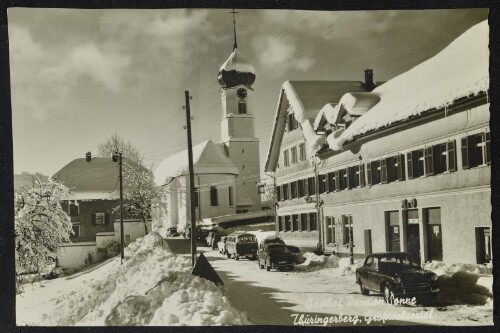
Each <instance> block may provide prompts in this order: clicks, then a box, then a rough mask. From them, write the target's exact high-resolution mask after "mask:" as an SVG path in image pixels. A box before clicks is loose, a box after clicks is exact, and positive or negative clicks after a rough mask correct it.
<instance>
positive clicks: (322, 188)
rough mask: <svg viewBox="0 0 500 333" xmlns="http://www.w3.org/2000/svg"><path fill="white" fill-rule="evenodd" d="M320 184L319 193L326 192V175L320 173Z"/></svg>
mask: <svg viewBox="0 0 500 333" xmlns="http://www.w3.org/2000/svg"><path fill="white" fill-rule="evenodd" d="M318 186H319V193H320V194H321V193H325V191H326V187H325V175H318Z"/></svg>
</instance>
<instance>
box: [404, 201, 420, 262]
mask: <svg viewBox="0 0 500 333" xmlns="http://www.w3.org/2000/svg"><path fill="white" fill-rule="evenodd" d="M406 213H407V214H406V217H407V220H406V222H407V226H406V248H407V251H408V252H410V253H412V254H413V255H415V257H416V258H417V259H418V260H419V261H420V226H419V218H418V210H417V209H409V210H407V212H406Z"/></svg>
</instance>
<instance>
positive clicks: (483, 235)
mask: <svg viewBox="0 0 500 333" xmlns="http://www.w3.org/2000/svg"><path fill="white" fill-rule="evenodd" d="M476 258H477V263H478V264H485V263H488V262H490V261H491V230H490V228H489V227H478V228H476Z"/></svg>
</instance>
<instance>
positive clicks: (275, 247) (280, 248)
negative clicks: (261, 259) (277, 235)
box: [267, 244, 290, 253]
mask: <svg viewBox="0 0 500 333" xmlns="http://www.w3.org/2000/svg"><path fill="white" fill-rule="evenodd" d="M267 249H268V250H269V253H290V250H288V248H287V247H286V246H285V245H283V244H272V245H268V247H267Z"/></svg>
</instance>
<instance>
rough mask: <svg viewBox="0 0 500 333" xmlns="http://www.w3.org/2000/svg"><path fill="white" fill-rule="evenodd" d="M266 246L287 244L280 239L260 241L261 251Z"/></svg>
mask: <svg viewBox="0 0 500 333" xmlns="http://www.w3.org/2000/svg"><path fill="white" fill-rule="evenodd" d="M266 244H285V241H284V240H282V239H281V238H279V237H273V238H266V239H263V240H261V241H260V244H259V250H260V249H262V248H263V247H264V245H266Z"/></svg>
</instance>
